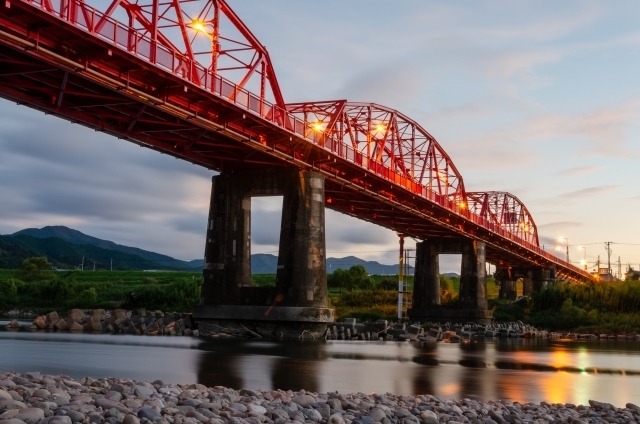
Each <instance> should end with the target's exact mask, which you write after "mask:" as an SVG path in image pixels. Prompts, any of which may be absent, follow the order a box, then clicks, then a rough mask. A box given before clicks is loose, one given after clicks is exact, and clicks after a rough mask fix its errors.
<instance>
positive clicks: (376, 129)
mask: <svg viewBox="0 0 640 424" xmlns="http://www.w3.org/2000/svg"><path fill="white" fill-rule="evenodd" d="M386 130H387V127H386V125H384V124H376V126H375V127H373V132H374V133H383V132H385V131H386Z"/></svg>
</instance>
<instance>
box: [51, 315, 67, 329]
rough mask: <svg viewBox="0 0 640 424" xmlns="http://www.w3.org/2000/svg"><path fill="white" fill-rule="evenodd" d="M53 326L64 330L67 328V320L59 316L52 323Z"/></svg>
mask: <svg viewBox="0 0 640 424" xmlns="http://www.w3.org/2000/svg"><path fill="white" fill-rule="evenodd" d="M53 328H55V329H56V330H62V331H65V330H68V329H69V324H67V321H65V320H64V319H62V318H60V319H59V320H58V321H56V322H55V324H53Z"/></svg>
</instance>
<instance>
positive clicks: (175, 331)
mask: <svg viewBox="0 0 640 424" xmlns="http://www.w3.org/2000/svg"><path fill="white" fill-rule="evenodd" d="M7 328H8V329H17V328H20V323H19V322H18V321H17V320H12V321H11V322H10V323H9V325H8V326H7ZM28 328H29V329H31V330H49V331H72V332H83V331H86V332H92V333H120V334H149V335H165V336H183V335H184V336H190V335H193V336H198V330H197V329H196V327H195V323H194V321H193V319H192V318H191V315H190V314H183V313H177V312H162V311H145V310H144V309H134V310H133V311H126V310H124V309H115V310H113V311H105V310H104V309H93V310H91V311H90V312H89V313H85V311H83V310H81V309H72V310H71V311H69V314H68V315H67V316H66V317H60V316H59V315H58V313H57V312H55V311H54V312H50V313H48V314H46V315H40V316H37V317H35V319H34V320H33V323H32V324H31V325H30V326H29V327H28Z"/></svg>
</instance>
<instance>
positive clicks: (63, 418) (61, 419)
mask: <svg viewBox="0 0 640 424" xmlns="http://www.w3.org/2000/svg"><path fill="white" fill-rule="evenodd" d="M54 423H55V424H72V422H71V417H68V416H67V415H54V416H52V417H49V418H45V419H44V420H41V421H40V422H39V423H38V424H54Z"/></svg>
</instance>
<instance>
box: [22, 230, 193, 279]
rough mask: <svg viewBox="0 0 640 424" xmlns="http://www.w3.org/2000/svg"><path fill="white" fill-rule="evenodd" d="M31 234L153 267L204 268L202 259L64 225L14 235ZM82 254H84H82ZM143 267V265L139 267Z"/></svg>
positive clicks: (104, 256) (106, 256)
mask: <svg viewBox="0 0 640 424" xmlns="http://www.w3.org/2000/svg"><path fill="white" fill-rule="evenodd" d="M20 235H22V236H30V237H35V238H38V239H47V238H58V239H61V240H64V241H67V242H69V243H73V244H77V245H90V246H95V247H99V248H101V249H105V250H115V251H118V252H123V253H126V254H129V255H135V256H138V257H139V258H142V259H146V260H147V261H151V262H154V263H155V265H153V268H161V269H166V268H173V269H202V260H200V261H198V260H195V261H191V262H188V261H181V260H179V259H175V258H172V257H171V256H167V255H162V254H160V253H155V252H150V251H148V250H143V249H139V248H137V247H130V246H123V245H121V244H116V243H114V242H112V241H108V240H102V239H99V238H96V237H92V236H88V235H86V234H84V233H81V232H80V231H78V230H74V229H72V228H68V227H64V226H61V225H54V226H48V227H43V228H27V229H25V230H20V231H18V232H17V233H14V234H12V236H14V237H15V236H20ZM80 256H82V255H80ZM109 257H110V255H109V254H107V255H103V256H102V258H103V260H104V259H105V258H109ZM138 268H143V267H138Z"/></svg>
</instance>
